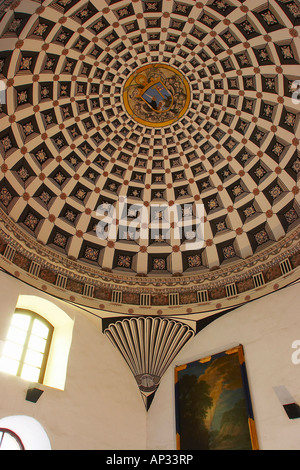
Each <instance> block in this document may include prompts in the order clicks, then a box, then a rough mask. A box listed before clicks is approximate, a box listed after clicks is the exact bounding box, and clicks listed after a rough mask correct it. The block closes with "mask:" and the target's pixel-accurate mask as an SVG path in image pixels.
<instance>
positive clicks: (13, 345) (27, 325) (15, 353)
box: [0, 309, 53, 383]
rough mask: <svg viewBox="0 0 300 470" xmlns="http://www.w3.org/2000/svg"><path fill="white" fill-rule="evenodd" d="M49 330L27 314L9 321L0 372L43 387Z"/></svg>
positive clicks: (42, 321)
mask: <svg viewBox="0 0 300 470" xmlns="http://www.w3.org/2000/svg"><path fill="white" fill-rule="evenodd" d="M52 333H53V326H52V325H51V324H50V323H49V322H48V321H47V320H45V319H44V318H43V317H41V316H39V315H37V314H36V313H34V312H31V311H30V310H21V309H17V310H16V311H15V313H14V315H13V317H12V321H11V325H10V328H9V330H8V335H7V339H6V343H5V345H4V348H3V353H2V357H1V359H0V370H1V371H3V372H8V373H10V374H13V375H17V376H19V377H21V378H23V379H25V380H28V381H30V382H38V383H43V378H44V374H45V368H46V364H47V358H48V353H49V348H50V343H51V338H52Z"/></svg>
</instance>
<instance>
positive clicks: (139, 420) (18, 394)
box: [0, 272, 146, 450]
mask: <svg viewBox="0 0 300 470" xmlns="http://www.w3.org/2000/svg"><path fill="white" fill-rule="evenodd" d="M20 294H33V295H39V296H42V297H44V298H46V299H48V300H51V301H53V302H54V303H56V304H57V305H58V306H59V307H60V308H62V309H63V310H64V311H65V312H66V313H67V314H68V315H69V316H70V317H71V318H72V319H73V320H74V328H73V337H72V343H71V349H70V353H69V361H68V369H67V378H66V383H65V390H64V391H62V390H58V389H54V388H50V387H46V386H44V385H42V386H40V388H41V389H43V390H44V392H43V394H42V395H41V397H40V398H39V400H38V401H37V403H31V402H29V401H26V400H25V396H26V391H27V388H28V386H29V385H30V384H29V383H28V382H27V381H24V380H23V379H20V378H18V377H14V376H11V375H9V374H5V373H3V372H0V419H1V418H4V417H6V416H11V415H27V416H31V417H33V418H35V419H36V420H37V421H38V422H39V423H40V424H41V425H42V426H43V428H44V429H45V431H46V433H47V435H48V438H49V440H50V444H51V448H52V449H54V450H80V449H83V450H89V449H92V450H101V449H104V450H111V449H113V450H123V449H125V450H127V449H128V450H130V449H137V450H138V449H144V448H145V447H146V411H145V407H144V404H143V401H142V398H141V396H140V393H139V390H138V387H137V385H136V382H135V380H134V378H133V376H132V374H131V372H130V370H129V369H128V367H127V365H126V363H125V362H124V360H123V358H122V357H121V355H120V353H119V351H117V350H116V349H115V348H114V346H113V345H112V344H111V343H110V341H109V340H108V339H107V338H106V336H105V335H103V334H102V330H101V323H100V320H99V321H95V319H94V318H89V317H88V316H87V314H85V313H84V312H82V311H81V310H80V309H73V308H72V307H71V306H70V305H69V304H66V303H64V302H61V301H59V300H55V299H52V298H51V297H49V296H47V294H43V293H41V292H40V291H37V290H35V289H33V288H31V287H29V286H26V285H25V284H23V283H21V282H20V281H18V280H16V279H14V278H12V277H10V276H8V275H6V274H4V273H2V272H0V298H1V308H0V354H1V350H2V346H3V344H4V341H5V339H6V334H7V331H8V328H9V324H10V320H11V315H12V314H13V312H14V309H15V305H16V303H17V299H18V296H19V295H20Z"/></svg>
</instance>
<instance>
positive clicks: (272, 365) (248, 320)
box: [147, 284, 300, 450]
mask: <svg viewBox="0 0 300 470" xmlns="http://www.w3.org/2000/svg"><path fill="white" fill-rule="evenodd" d="M299 294H300V284H298V285H294V286H290V287H287V288H285V289H283V290H280V291H276V292H274V293H272V294H270V295H268V296H266V297H264V298H262V299H259V300H256V301H254V302H251V303H249V304H247V305H244V306H242V307H240V308H238V309H236V310H234V311H232V312H230V313H228V314H226V315H225V316H223V317H221V318H219V319H218V320H215V321H214V322H213V323H211V324H210V325H209V326H208V327H206V328H205V329H204V330H202V331H201V332H200V333H198V335H196V336H195V337H194V338H193V339H192V340H190V341H189V342H188V343H187V344H186V345H185V347H184V348H183V349H182V351H181V352H180V353H179V355H178V356H177V358H176V359H175V361H174V362H173V364H171V366H170V367H169V369H168V370H167V372H166V373H165V375H164V377H163V379H162V381H161V384H160V386H159V388H158V390H157V392H156V396H155V398H154V400H153V402H152V405H151V407H150V410H149V411H148V417H147V446H148V449H152V450H154V449H160V450H162V449H165V450H172V449H176V443H175V401H174V367H175V366H177V365H181V364H185V363H186V362H191V361H194V360H197V359H201V358H202V357H206V356H208V355H210V354H214V353H218V352H221V351H224V350H226V349H228V348H231V347H233V346H236V345H238V344H242V345H243V346H244V353H245V361H246V367H247V374H248V381H249V387H250V393H251V397H252V405H253V411H254V417H255V423H256V428H257V434H258V442H259V448H260V449H262V450H299V449H300V418H299V419H294V420H290V419H289V418H288V417H287V415H286V413H285V411H284V409H283V407H282V405H281V404H280V401H279V399H278V397H277V395H276V393H275V391H274V389H273V387H277V386H284V387H286V389H287V390H288V392H289V393H290V394H291V395H292V396H293V397H294V399H295V401H296V403H298V404H300V364H298V365H297V364H293V362H292V359H291V358H292V354H293V352H295V349H293V348H292V343H293V342H294V341H295V340H300V307H299Z"/></svg>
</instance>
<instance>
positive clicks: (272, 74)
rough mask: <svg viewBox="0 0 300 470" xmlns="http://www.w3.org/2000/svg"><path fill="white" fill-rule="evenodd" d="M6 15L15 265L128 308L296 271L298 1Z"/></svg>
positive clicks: (194, 306)
mask: <svg viewBox="0 0 300 470" xmlns="http://www.w3.org/2000/svg"><path fill="white" fill-rule="evenodd" d="M1 15H2V20H1V23H0V34H1V38H0V79H1V81H2V82H1V83H2V84H4V88H5V90H4V91H1V93H2V95H1V96H2V99H1V103H2V104H1V114H0V153H1V160H2V162H1V174H0V217H1V226H0V228H1V231H0V236H1V266H3V268H4V269H5V270H7V271H8V272H10V273H11V274H13V275H14V276H17V277H19V278H20V279H22V280H24V281H25V282H28V283H29V284H32V285H34V286H36V287H38V288H39V289H42V290H44V291H47V292H50V293H54V294H55V295H58V296H59V297H63V298H67V299H68V300H71V301H72V302H75V303H78V304H82V305H87V306H91V307H95V308H101V309H104V310H105V309H107V310H109V311H115V312H118V311H121V312H122V313H124V305H125V312H127V313H130V314H132V313H133V314H134V313H136V312H139V313H140V312H146V313H147V312H148V313H149V311H151V312H152V313H153V314H162V313H163V312H165V310H167V311H168V312H169V311H170V309H172V312H173V313H174V312H176V308H177V309H178V310H177V311H178V312H180V313H181V314H182V313H193V312H201V311H208V310H215V309H220V308H223V307H225V306H229V305H233V304H237V303H238V304H240V303H243V302H246V301H249V300H251V299H253V298H255V297H257V296H259V295H262V293H266V292H268V291H272V290H274V289H277V288H279V287H280V286H282V285H284V284H285V283H287V282H291V281H294V280H295V279H297V278H298V275H297V266H298V265H299V264H300V255H299V224H298V222H299V215H300V206H299V183H298V181H299V174H300V173H299V171H300V157H299V140H298V139H299V131H298V130H299V106H300V100H299V99H298V95H300V92H299V93H297V90H298V87H299V84H300V81H299V79H300V66H299V51H300V47H299V45H300V40H299V31H300V29H299V25H300V7H299V3H298V2H296V1H279V0H278V1H275V0H271V1H269V2H268V1H265V2H261V1H260V0H259V1H257V0H251V1H249V0H246V1H238V0H226V1H223V0H207V1H203V2H196V1H192V0H185V1H173V0H151V1H146V0H143V1H142V0H132V1H131V2H128V1H127V0H120V1H117V0H110V1H109V0H107V1H105V0H91V1H86V0H55V1H51V0H46V1H44V2H41V3H40V2H37V1H33V0H32V1H29V0H28V1H27V0H26V1H25V0H22V1H21V2H18V1H17V2H14V3H12V2H10V1H9V0H6V1H2V14H1ZM297 80H298V82H297ZM4 98H5V99H4ZM143 309H144V310H143ZM145 309H146V310H145Z"/></svg>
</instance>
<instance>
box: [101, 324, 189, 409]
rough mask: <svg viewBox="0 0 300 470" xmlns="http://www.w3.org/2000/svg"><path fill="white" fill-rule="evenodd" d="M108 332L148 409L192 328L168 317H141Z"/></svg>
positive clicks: (107, 334)
mask: <svg viewBox="0 0 300 470" xmlns="http://www.w3.org/2000/svg"><path fill="white" fill-rule="evenodd" d="M104 333H105V334H106V336H107V337H108V338H109V339H110V341H111V342H112V343H113V344H114V346H116V347H117V348H118V349H119V351H120V352H121V354H122V356H123V357H124V359H125V361H126V362H127V364H128V366H129V368H130V370H131V372H132V373H133V375H134V377H135V379H136V381H137V384H138V387H139V389H140V392H141V395H142V398H143V400H144V403H145V407H146V409H147V410H148V409H149V407H150V405H151V403H152V400H153V398H154V394H155V392H156V390H157V388H158V386H159V383H160V380H161V378H162V376H163V374H164V373H165V371H166V370H167V368H168V367H169V365H170V364H171V362H172V361H173V359H174V358H175V357H176V355H177V354H178V353H179V351H180V350H181V349H182V347H183V346H184V345H185V344H186V342H187V341H188V340H189V339H190V338H191V337H193V336H194V331H193V330H192V329H191V328H190V327H189V326H188V325H184V324H183V323H180V322H178V321H175V320H169V319H167V318H152V317H138V318H131V319H124V320H122V321H117V322H116V323H112V324H110V325H109V327H108V328H107V329H105V331H104Z"/></svg>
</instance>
